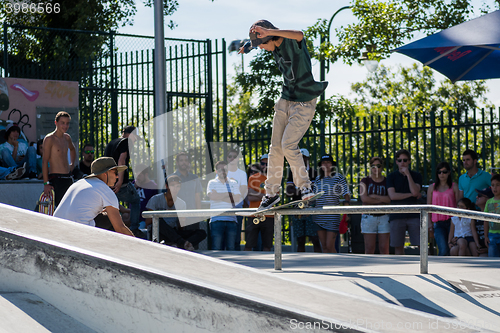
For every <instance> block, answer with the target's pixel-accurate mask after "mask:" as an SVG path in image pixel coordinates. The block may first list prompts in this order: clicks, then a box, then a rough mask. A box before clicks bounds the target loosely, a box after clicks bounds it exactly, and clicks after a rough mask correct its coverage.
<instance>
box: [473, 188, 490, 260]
mask: <svg viewBox="0 0 500 333" xmlns="http://www.w3.org/2000/svg"><path fill="white" fill-rule="evenodd" d="M476 192H477V196H476V205H477V206H478V207H479V211H481V212H484V208H485V207H486V201H488V200H489V199H491V198H493V192H492V191H491V187H487V188H485V189H482V190H480V189H476ZM486 223H489V222H486V221H478V220H472V222H471V228H475V229H476V235H477V238H474V243H470V244H469V248H470V251H471V254H472V255H473V256H480V257H487V256H488V247H487V246H486V243H485V237H484V236H485V234H484V225H485V224H486ZM473 236H474V235H473Z"/></svg>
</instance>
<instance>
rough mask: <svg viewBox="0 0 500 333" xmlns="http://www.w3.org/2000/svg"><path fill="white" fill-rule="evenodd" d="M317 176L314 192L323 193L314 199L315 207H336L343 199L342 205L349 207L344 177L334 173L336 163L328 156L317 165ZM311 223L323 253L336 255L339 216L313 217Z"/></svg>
mask: <svg viewBox="0 0 500 333" xmlns="http://www.w3.org/2000/svg"><path fill="white" fill-rule="evenodd" d="M318 166H319V168H320V169H319V176H318V177H316V179H315V181H314V184H313V186H314V191H315V193H319V192H321V191H324V192H325V194H323V195H322V196H321V197H319V198H318V199H316V207H317V208H319V207H323V206H338V205H339V204H340V199H344V200H345V201H344V205H349V201H350V199H351V192H350V191H349V187H348V186H347V180H346V179H345V177H344V176H343V175H342V174H340V173H338V172H336V169H337V168H336V166H337V163H336V162H335V161H334V160H333V157H331V156H330V155H324V156H322V157H321V160H320V161H319V163H318ZM313 221H314V223H316V224H317V226H318V237H319V241H320V243H321V247H322V249H323V252H324V253H337V251H336V249H335V241H336V238H337V234H338V233H339V225H340V215H339V214H328V215H313Z"/></svg>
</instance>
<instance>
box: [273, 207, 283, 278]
mask: <svg viewBox="0 0 500 333" xmlns="http://www.w3.org/2000/svg"><path fill="white" fill-rule="evenodd" d="M281 250H282V249H281V214H279V213H274V270H276V271H281V259H282V251H281Z"/></svg>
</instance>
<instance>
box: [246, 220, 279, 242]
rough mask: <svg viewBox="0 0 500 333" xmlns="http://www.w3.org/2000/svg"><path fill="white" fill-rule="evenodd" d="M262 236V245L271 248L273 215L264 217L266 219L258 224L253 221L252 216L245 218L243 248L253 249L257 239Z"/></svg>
mask: <svg viewBox="0 0 500 333" xmlns="http://www.w3.org/2000/svg"><path fill="white" fill-rule="evenodd" d="M259 232H260V234H261V235H260V237H261V238H262V247H263V248H264V247H265V248H271V247H272V246H273V238H274V217H266V220H265V221H263V222H260V223H259V224H254V223H253V218H251V217H250V218H249V217H247V218H246V224H245V241H246V244H245V248H247V249H253V248H254V247H256V246H257V240H258V239H259Z"/></svg>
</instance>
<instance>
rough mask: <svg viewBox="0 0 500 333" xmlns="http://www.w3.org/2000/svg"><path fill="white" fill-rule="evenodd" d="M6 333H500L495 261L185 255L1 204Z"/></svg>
mask: <svg viewBox="0 0 500 333" xmlns="http://www.w3.org/2000/svg"><path fill="white" fill-rule="evenodd" d="M0 209H1V211H2V214H0V244H1V247H0V251H1V252H0V260H1V263H2V265H0V276H1V277H2V279H0V322H1V323H2V325H0V326H1V327H0V331H2V332H28V331H29V332H49V331H50V332H68V331H75V332H124V331H125V332H138V331H144V332H166V331H168V332H320V331H336V332H457V331H458V332H500V283H499V281H500V280H499V279H498V276H499V272H500V270H499V269H500V260H499V259H498V258H470V257H468V258H467V257H435V256H430V257H429V266H428V272H429V274H420V273H419V271H420V266H419V256H413V255H409V256H394V255H387V256H385V255H358V254H321V253H319V254H318V253H286V252H284V253H283V260H282V270H280V271H276V270H274V254H273V253H272V252H244V251H239V252H223V251H202V252H200V253H192V252H187V251H184V250H179V249H175V248H171V247H168V246H164V245H161V244H155V243H151V242H147V241H143V240H139V239H133V238H130V237H126V236H123V235H119V234H116V233H112V232H108V231H104V230H98V229H96V228H91V227H88V226H83V225H79V224H76V223H73V222H69V221H64V220H60V219H57V218H53V217H48V216H47V217H46V216H41V215H40V214H37V213H34V212H27V211H25V210H22V209H19V208H14V207H11V206H7V205H2V204H0Z"/></svg>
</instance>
